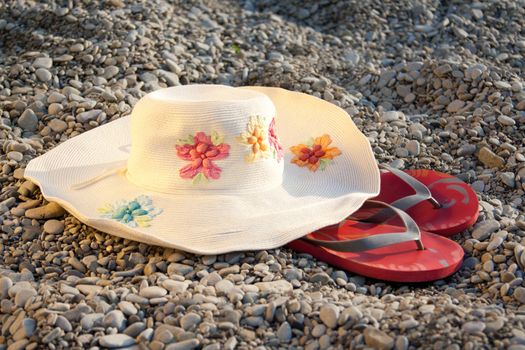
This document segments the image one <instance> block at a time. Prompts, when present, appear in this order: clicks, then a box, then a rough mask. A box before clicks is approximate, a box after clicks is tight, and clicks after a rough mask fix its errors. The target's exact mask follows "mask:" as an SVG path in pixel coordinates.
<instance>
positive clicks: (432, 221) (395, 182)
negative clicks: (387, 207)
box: [374, 169, 479, 237]
mask: <svg viewBox="0 0 525 350" xmlns="http://www.w3.org/2000/svg"><path fill="white" fill-rule="evenodd" d="M405 172H406V173H407V174H409V175H410V176H412V177H414V178H415V179H417V180H418V181H420V182H421V183H423V184H425V185H426V186H427V187H428V188H429V189H430V192H431V193H432V196H433V197H434V198H435V199H436V200H437V201H438V202H439V203H440V204H441V205H442V207H441V208H439V209H436V208H434V207H433V206H432V204H431V203H430V202H428V201H423V202H421V203H418V204H416V205H414V206H413V207H411V208H409V209H407V210H406V213H407V214H408V215H410V216H411V217H412V219H414V221H415V222H416V223H417V224H418V226H419V228H420V229H421V230H423V231H428V232H432V233H436V234H438V235H441V236H445V237H450V236H452V235H455V234H457V233H460V232H461V231H463V230H465V229H467V228H468V227H470V226H472V225H473V224H474V223H475V222H476V220H477V219H478V215H479V202H478V197H477V196H476V193H475V192H474V191H473V190H472V188H471V187H470V186H469V185H468V184H466V183H465V182H463V181H461V180H460V179H458V178H457V177H455V176H452V175H449V174H445V173H441V172H438V171H434V170H426V169H421V170H406V171H405ZM413 193H414V191H413V190H412V188H411V187H410V186H409V185H408V184H407V183H405V182H404V181H403V180H401V179H400V178H399V177H397V176H395V175H394V174H392V173H389V172H385V173H382V174H381V189H380V192H379V195H378V196H377V197H375V198H374V199H375V200H378V201H382V202H386V203H392V202H394V201H395V200H397V199H399V198H402V197H406V196H410V195H412V194H413Z"/></svg>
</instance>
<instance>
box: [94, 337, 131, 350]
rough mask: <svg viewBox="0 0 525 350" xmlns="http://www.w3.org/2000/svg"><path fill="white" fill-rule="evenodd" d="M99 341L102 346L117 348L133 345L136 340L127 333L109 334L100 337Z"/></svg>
mask: <svg viewBox="0 0 525 350" xmlns="http://www.w3.org/2000/svg"><path fill="white" fill-rule="evenodd" d="M98 343H99V344H100V346H103V347H106V348H110V349H115V348H123V347H126V346H130V345H133V344H135V343H136V341H135V339H133V338H132V337H130V336H129V335H127V334H109V335H104V336H102V337H100V338H99V339H98Z"/></svg>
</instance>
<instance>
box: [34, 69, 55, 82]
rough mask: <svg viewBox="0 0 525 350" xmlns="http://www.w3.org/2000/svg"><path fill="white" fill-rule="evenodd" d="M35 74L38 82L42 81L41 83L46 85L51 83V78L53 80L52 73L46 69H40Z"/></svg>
mask: <svg viewBox="0 0 525 350" xmlns="http://www.w3.org/2000/svg"><path fill="white" fill-rule="evenodd" d="M35 74H36V77H37V78H38V80H40V81H42V82H44V83H45V82H48V81H50V80H51V78H53V76H52V75H51V73H50V72H49V71H48V70H47V69H45V68H38V69H37V70H36V71H35Z"/></svg>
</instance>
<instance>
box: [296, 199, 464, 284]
mask: <svg viewBox="0 0 525 350" xmlns="http://www.w3.org/2000/svg"><path fill="white" fill-rule="evenodd" d="M384 219H389V220H390V221H394V223H395V224H393V225H386V224H384V223H381V222H378V221H380V220H384ZM288 247H289V248H292V249H294V250H296V251H299V252H303V253H308V254H311V255H312V256H314V257H315V258H317V259H319V260H321V261H324V262H327V263H329V264H331V265H334V266H337V267H339V268H341V269H343V270H346V271H349V272H352V273H357V274H360V275H363V276H366V277H371V278H375V279H380V280H385V281H393V282H427V281H434V280H438V279H442V278H445V277H447V276H450V275H451V274H453V273H454V272H456V271H457V270H458V269H459V268H460V266H461V263H462V260H463V255H464V252H463V248H461V246H460V245H459V244H457V243H456V242H454V241H452V240H450V239H447V238H444V237H442V236H438V235H436V234H433V233H429V232H425V231H420V229H419V228H418V225H417V224H416V222H415V221H414V220H413V219H412V218H411V217H410V216H409V215H407V214H406V213H405V212H403V211H402V210H399V209H397V208H395V207H393V206H391V205H389V204H386V203H383V202H379V201H374V200H369V201H367V202H365V204H364V205H363V207H362V208H361V209H359V210H358V211H357V212H356V213H355V214H353V215H352V216H350V217H349V218H348V219H347V220H344V221H343V222H341V223H340V224H339V225H333V226H329V227H325V228H323V229H321V230H318V231H316V232H313V233H311V234H309V235H307V236H305V237H303V238H301V239H298V240H295V241H293V242H291V243H289V244H288Z"/></svg>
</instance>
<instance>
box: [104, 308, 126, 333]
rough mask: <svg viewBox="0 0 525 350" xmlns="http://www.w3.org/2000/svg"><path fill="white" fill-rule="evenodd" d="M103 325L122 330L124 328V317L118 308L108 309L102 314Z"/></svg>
mask: <svg viewBox="0 0 525 350" xmlns="http://www.w3.org/2000/svg"><path fill="white" fill-rule="evenodd" d="M102 323H103V325H104V327H113V328H116V329H118V330H119V331H123V330H124V328H126V317H125V316H124V314H123V313H122V311H120V310H113V311H110V312H108V313H107V314H106V316H104V319H103V320H102Z"/></svg>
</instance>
